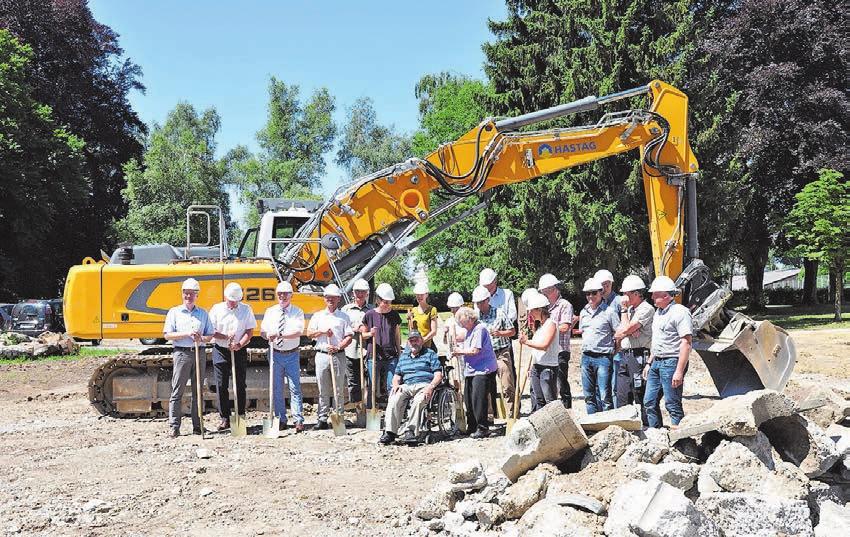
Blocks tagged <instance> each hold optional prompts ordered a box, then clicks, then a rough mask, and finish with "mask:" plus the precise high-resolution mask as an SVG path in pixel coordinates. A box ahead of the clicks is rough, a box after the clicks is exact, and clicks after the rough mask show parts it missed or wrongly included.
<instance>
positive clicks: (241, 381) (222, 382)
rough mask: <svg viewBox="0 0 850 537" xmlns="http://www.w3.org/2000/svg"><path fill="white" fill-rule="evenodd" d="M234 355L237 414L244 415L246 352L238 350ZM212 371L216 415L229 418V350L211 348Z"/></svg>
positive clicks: (216, 347)
mask: <svg viewBox="0 0 850 537" xmlns="http://www.w3.org/2000/svg"><path fill="white" fill-rule="evenodd" d="M234 354H235V355H236V398H237V403H238V404H239V413H240V414H245V371H246V369H248V351H247V349H239V350H238V351H236V352H235V353H234ZM213 369H214V370H215V392H216V394H217V395H218V414H219V415H220V416H221V417H222V418H227V419H229V418H230V369H231V367H230V349H228V348H226V347H219V346H218V345H216V346H214V347H213Z"/></svg>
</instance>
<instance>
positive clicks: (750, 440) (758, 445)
mask: <svg viewBox="0 0 850 537" xmlns="http://www.w3.org/2000/svg"><path fill="white" fill-rule="evenodd" d="M732 441H733V442H736V443H738V444H741V445H742V446H744V447H745V448H747V449H749V450H750V451H752V452H753V454H754V455H755V456H756V457H758V459H759V460H760V461H761V462H762V464H764V465H765V466H767V467H768V468H769V469H771V470H773V468H774V466H775V462H774V459H773V446H772V445H770V440H768V438H767V436H765V434H764V433H763V432H761V431H757V432H756V434H755V436H736V437H735V438H733V439H732Z"/></svg>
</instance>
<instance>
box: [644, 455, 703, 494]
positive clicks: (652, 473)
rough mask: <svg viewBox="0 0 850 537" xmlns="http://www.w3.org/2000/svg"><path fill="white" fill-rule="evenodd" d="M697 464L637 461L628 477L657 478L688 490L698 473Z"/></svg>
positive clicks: (647, 479) (649, 479)
mask: <svg viewBox="0 0 850 537" xmlns="http://www.w3.org/2000/svg"><path fill="white" fill-rule="evenodd" d="M699 471H700V468H699V465H697V464H688V463H681V462H667V463H661V464H650V463H646V462H642V463H639V464H638V465H637V466H636V467H635V468H633V469H632V471H631V473H630V477H632V478H634V479H640V480H641V481H652V480H657V481H661V482H662V483H667V484H668V485H672V486H674V487H676V488H677V489H679V490H682V491H686V490H690V488H691V487H693V486H694V483H695V482H696V479H697V476H698V475H699Z"/></svg>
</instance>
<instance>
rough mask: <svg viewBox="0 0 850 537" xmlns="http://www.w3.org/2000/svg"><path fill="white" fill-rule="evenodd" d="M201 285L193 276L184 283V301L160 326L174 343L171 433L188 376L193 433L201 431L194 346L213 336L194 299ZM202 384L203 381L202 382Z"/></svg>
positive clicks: (175, 429) (180, 414)
mask: <svg viewBox="0 0 850 537" xmlns="http://www.w3.org/2000/svg"><path fill="white" fill-rule="evenodd" d="M200 291H201V285H200V284H199V283H198V280H196V279H195V278H188V279H187V280H186V281H184V282H183V285H182V287H181V293H182V295H183V303H182V304H180V305H179V306H174V307H173V308H171V309H170V310H168V314H167V315H166V316H165V325H164V326H163V330H162V331H163V335H164V336H165V339H167V340H169V341H171V344H172V345H173V346H174V352H173V354H172V360H173V365H172V371H173V373H172V376H171V398H170V399H169V401H168V426H169V428H170V436H171V437H172V438H176V437H178V436H180V421H181V419H182V418H183V409H182V404H183V403H182V401H183V390H185V389H186V381H188V380H190V379H191V386H192V433H193V434H202V433H203V416H200V415H198V397H197V396H198V387H197V386H196V385H195V381H196V380H197V376H196V372H195V345H199V344H201V343H204V342H206V341H209V336H212V335H213V326H212V323H210V318H209V316H208V315H207V312H206V311H205V310H204V309H203V308H201V307H199V306H198V305H197V304H195V302H196V301H197V299H198V293H199V292H200ZM206 364H207V359H206V353H204V357H203V358H201V360H200V369H201V372H200V378H201V379H203V378H205V376H206V371H205V369H206ZM201 382H202V383H203V381H201Z"/></svg>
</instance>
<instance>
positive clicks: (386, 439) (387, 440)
mask: <svg viewBox="0 0 850 537" xmlns="http://www.w3.org/2000/svg"><path fill="white" fill-rule="evenodd" d="M395 438H396V435H395V433H391V432H389V431H384V434H382V435H381V438H379V439H378V443H379V444H384V445H385V446H386V445H388V444H392V443H393V442H395Z"/></svg>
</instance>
